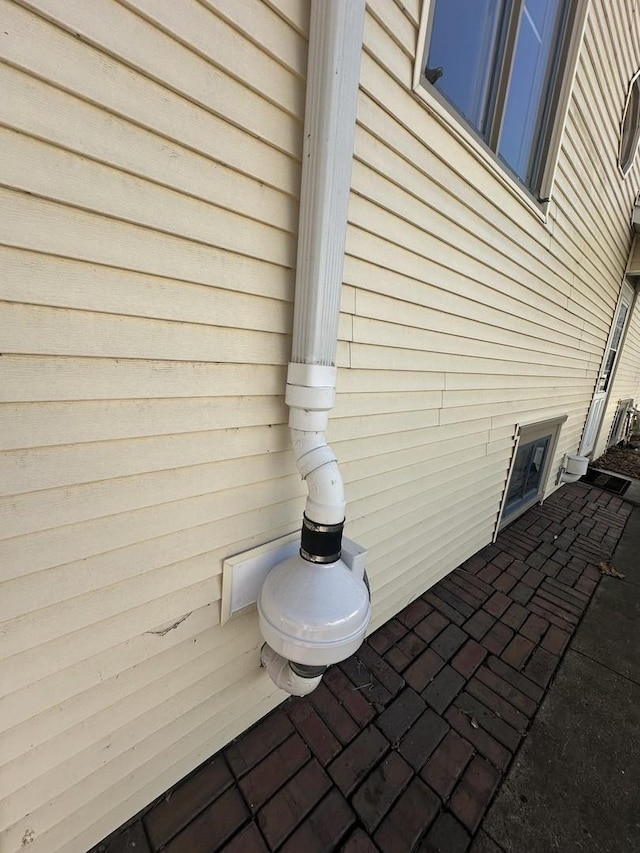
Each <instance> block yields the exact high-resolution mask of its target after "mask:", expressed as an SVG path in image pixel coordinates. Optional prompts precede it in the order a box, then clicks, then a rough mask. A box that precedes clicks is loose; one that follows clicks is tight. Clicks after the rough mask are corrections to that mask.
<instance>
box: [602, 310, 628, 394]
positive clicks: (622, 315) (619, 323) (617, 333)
mask: <svg viewBox="0 0 640 853" xmlns="http://www.w3.org/2000/svg"><path fill="white" fill-rule="evenodd" d="M628 313H629V306H628V305H627V304H626V303H624V302H623V303H622V304H621V305H620V308H619V310H618V317H617V320H616V325H615V329H614V330H613V335H612V338H611V344H610V346H609V351H608V352H607V357H606V359H605V363H604V368H603V370H602V373H601V374H600V382H599V384H598V391H606V390H607V388H608V387H609V380H610V379H611V371H612V370H613V365H614V364H615V361H616V356H617V354H618V350H619V349H620V340H621V338H622V332H623V331H624V327H625V323H626V321H627V314H628Z"/></svg>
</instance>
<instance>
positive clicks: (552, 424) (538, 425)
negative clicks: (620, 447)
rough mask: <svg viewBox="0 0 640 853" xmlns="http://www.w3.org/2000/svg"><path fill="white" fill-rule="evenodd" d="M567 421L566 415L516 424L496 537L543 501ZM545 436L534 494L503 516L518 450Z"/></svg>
mask: <svg viewBox="0 0 640 853" xmlns="http://www.w3.org/2000/svg"><path fill="white" fill-rule="evenodd" d="M567 419H568V415H559V416H558V417H556V418H549V419H548V420H544V421H537V422H534V423H528V424H516V427H515V436H514V443H513V451H512V454H511V460H510V463H509V473H508V475H507V479H506V481H505V484H504V491H503V493H502V501H501V502H500V512H499V513H498V520H497V522H496V536H497V535H498V533H499V531H500V530H503V529H504V528H505V527H506V526H507V525H508V524H511V523H512V522H513V521H515V520H516V518H519V517H520V516H521V515H522V514H523V513H525V512H526V511H527V510H528V509H531V507H532V506H535V504H538V503H542V501H543V500H544V497H545V493H546V491H547V485H548V482H549V475H550V473H551V468H552V465H553V461H554V459H555V457H556V452H557V449H558V441H559V439H560V431H561V429H562V425H563V424H564V423H565V422H566V421H567ZM547 436H549V437H550V442H549V446H548V449H547V455H546V458H545V461H544V466H543V469H542V473H541V475H540V482H539V484H538V489H537V492H536V494H535V495H533V496H532V497H531V498H529V500H527V501H525V502H524V503H523V504H522V505H521V506H519V507H517V509H515V510H513V512H510V513H507V514H505V511H506V508H507V495H508V494H509V486H510V484H511V477H512V476H513V470H514V468H515V464H516V458H517V456H518V450H519V449H520V447H521V446H524V445H525V444H530V443H531V442H532V441H538V440H540V439H541V438H546V437H547ZM494 538H495V537H494Z"/></svg>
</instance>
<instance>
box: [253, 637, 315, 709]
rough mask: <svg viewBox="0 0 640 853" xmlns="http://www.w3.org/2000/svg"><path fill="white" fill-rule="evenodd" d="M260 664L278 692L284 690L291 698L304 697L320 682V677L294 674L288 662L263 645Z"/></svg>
mask: <svg viewBox="0 0 640 853" xmlns="http://www.w3.org/2000/svg"><path fill="white" fill-rule="evenodd" d="M260 663H261V665H262V666H263V667H264V668H265V669H266V670H267V672H268V673H269V677H270V678H271V680H272V681H273V683H274V684H275V685H276V687H279V688H280V690H285V691H286V692H287V693H289V694H290V695H291V696H306V695H307V694H308V693H311V692H312V691H313V690H315V689H316V687H317V686H318V685H319V684H320V682H321V681H322V676H321V675H316V676H314V677H313V678H304V677H302V676H300V675H298V674H297V673H295V672H294V671H293V670H292V669H291V666H290V665H289V661H288V660H287V659H286V658H283V657H282V656H281V655H279V654H278V653H277V652H274V650H273V649H272V648H271V646H269V645H268V644H267V643H265V644H264V646H263V647H262V650H261V651H260Z"/></svg>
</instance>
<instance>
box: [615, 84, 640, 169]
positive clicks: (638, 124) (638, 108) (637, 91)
mask: <svg viewBox="0 0 640 853" xmlns="http://www.w3.org/2000/svg"><path fill="white" fill-rule="evenodd" d="M634 96H635V98H636V102H635V112H636V121H635V124H634V126H633V129H632V134H633V142H632V144H631V146H630V148H629V155H628V158H627V159H626V160H625V161H624V163H623V162H622V155H623V153H624V152H623V148H625V147H626V146H625V134H624V130H625V127H624V125H625V122H626V120H627V114H628V112H629V110H630V109H631V107H632V100H633V98H634ZM639 142H640V68H639V69H638V70H637V71H636V73H635V74H634V75H633V77H632V78H631V80H630V81H629V85H628V87H627V96H626V98H625V102H624V109H623V111H622V120H621V122H620V142H619V144H618V169H620V174H621V175H622V177H623V179H624V178H626V177H627V175H628V174H629V172H630V171H631V168H632V166H633V164H634V163H635V159H636V157H637V154H638V143H639Z"/></svg>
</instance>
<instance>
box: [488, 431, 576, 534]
mask: <svg viewBox="0 0 640 853" xmlns="http://www.w3.org/2000/svg"><path fill="white" fill-rule="evenodd" d="M565 420H566V417H563V418H557V419H555V420H552V421H544V422H542V423H539V424H533V425H531V426H526V427H521V428H520V430H519V433H518V445H517V449H516V452H515V456H514V458H513V461H512V465H511V475H510V477H509V483H508V485H507V490H506V493H505V497H504V500H503V504H502V516H501V522H500V524H501V526H502V525H504V524H508V523H509V522H511V521H513V519H514V518H516V517H517V516H518V515H521V514H522V513H523V512H524V511H525V510H527V509H529V507H531V506H533V504H535V503H538V502H539V501H541V500H542V498H543V496H544V490H545V487H546V485H547V479H548V474H549V468H550V466H551V461H552V459H553V456H554V454H555V450H556V444H557V439H558V435H559V432H560V427H561V425H562V424H563V423H564V421H565Z"/></svg>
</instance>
